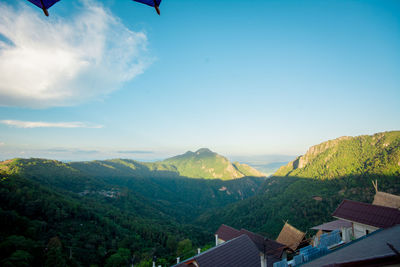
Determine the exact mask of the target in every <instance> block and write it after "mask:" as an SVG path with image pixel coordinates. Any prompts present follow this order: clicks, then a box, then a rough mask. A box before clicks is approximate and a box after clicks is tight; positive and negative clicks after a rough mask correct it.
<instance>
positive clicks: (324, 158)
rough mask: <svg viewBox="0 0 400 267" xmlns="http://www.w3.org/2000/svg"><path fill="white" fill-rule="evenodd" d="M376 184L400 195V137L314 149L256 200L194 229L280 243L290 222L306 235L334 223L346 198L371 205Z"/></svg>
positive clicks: (205, 217) (210, 215) (208, 217)
mask: <svg viewBox="0 0 400 267" xmlns="http://www.w3.org/2000/svg"><path fill="white" fill-rule="evenodd" d="M305 178H307V179H305ZM309 178H313V179H309ZM375 179H376V180H378V184H379V189H380V190H381V191H385V192H388V193H393V194H398V195H400V132H398V131H397V132H385V133H378V134H374V135H372V136H358V137H341V138H338V139H335V140H331V141H327V142H324V143H322V144H319V145H316V146H313V147H311V148H310V149H309V150H308V151H307V153H306V154H305V155H304V156H301V157H299V158H297V159H296V160H295V161H292V162H290V163H289V164H288V165H286V166H283V167H281V168H280V169H279V170H278V171H277V172H276V173H275V176H274V177H272V178H270V179H267V180H266V182H265V183H264V185H263V188H262V190H260V192H259V193H258V194H257V195H256V196H254V197H251V198H248V199H246V200H243V201H241V202H238V203H233V204H230V205H228V206H227V207H225V208H224V209H219V210H213V211H208V212H206V213H205V214H202V215H201V216H200V217H199V218H198V219H197V221H196V224H197V225H202V226H206V227H207V228H209V229H212V230H215V229H217V227H218V226H219V225H220V224H221V223H225V224H229V225H232V226H233V227H237V228H241V227H247V228H248V229H249V230H252V231H255V232H260V233H263V234H265V235H266V236H269V237H271V238H276V237H277V235H278V234H279V231H280V230H281V228H282V226H283V224H284V221H286V220H289V222H290V223H291V224H293V225H294V226H295V227H297V228H299V229H301V230H302V231H305V232H306V231H309V229H310V228H311V227H313V226H315V225H318V224H321V223H323V222H327V221H330V220H333V218H332V217H331V214H332V213H333V211H334V210H335V209H336V207H337V206H338V204H339V203H340V202H341V201H342V200H343V199H345V198H347V199H352V200H356V201H362V202H367V203H372V200H373V196H374V194H375V192H374V189H373V186H372V183H371V181H372V180H375Z"/></svg>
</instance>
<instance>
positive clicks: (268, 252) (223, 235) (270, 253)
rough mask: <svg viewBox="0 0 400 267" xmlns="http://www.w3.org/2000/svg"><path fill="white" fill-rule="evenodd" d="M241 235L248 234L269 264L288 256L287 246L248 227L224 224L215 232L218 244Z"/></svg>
mask: <svg viewBox="0 0 400 267" xmlns="http://www.w3.org/2000/svg"><path fill="white" fill-rule="evenodd" d="M240 235H247V236H248V237H249V238H250V240H251V241H252V242H253V243H254V245H255V246H256V247H257V249H258V251H259V254H260V255H261V256H262V257H264V258H265V260H266V261H267V266H272V264H273V263H274V262H276V261H280V260H281V259H282V258H286V249H287V246H285V245H284V244H281V243H279V242H277V241H275V240H272V239H268V238H265V237H263V236H262V235H259V234H256V233H253V232H251V231H248V230H246V229H243V228H242V229H241V230H237V229H235V228H233V227H230V226H228V225H225V224H222V225H221V226H220V227H219V228H218V230H217V232H215V242H216V246H217V245H220V244H223V243H224V242H227V241H229V240H232V239H234V238H236V237H238V236H240Z"/></svg>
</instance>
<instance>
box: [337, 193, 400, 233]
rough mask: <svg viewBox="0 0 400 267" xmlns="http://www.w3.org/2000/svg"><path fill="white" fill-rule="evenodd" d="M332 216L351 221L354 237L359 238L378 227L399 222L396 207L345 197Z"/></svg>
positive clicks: (398, 211) (398, 213) (399, 218)
mask: <svg viewBox="0 0 400 267" xmlns="http://www.w3.org/2000/svg"><path fill="white" fill-rule="evenodd" d="M332 216H333V217H335V218H338V219H341V220H345V221H348V222H351V223H352V228H353V236H354V237H355V238H360V237H362V236H364V235H367V234H369V233H372V232H374V231H376V230H378V229H380V228H388V227H391V226H394V225H396V224H400V210H398V209H394V208H389V207H384V206H378V205H372V204H368V203H362V202H357V201H352V200H347V199H345V200H343V201H342V203H340V205H339V207H337V209H336V210H335V211H334V212H333V214H332Z"/></svg>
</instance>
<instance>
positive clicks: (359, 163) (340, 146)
mask: <svg viewBox="0 0 400 267" xmlns="http://www.w3.org/2000/svg"><path fill="white" fill-rule="evenodd" d="M363 174H380V175H393V174H396V175H400V131H392V132H383V133H377V134H374V135H361V136H357V137H349V136H344V137H340V138H337V139H334V140H329V141H326V142H323V143H321V144H319V145H315V146H312V147H311V148H310V149H309V150H308V151H307V152H306V154H304V155H303V156H300V157H298V158H297V159H295V160H294V161H292V162H289V163H288V164H287V165H286V166H282V167H281V168H280V169H279V170H278V171H277V172H276V173H275V174H274V176H295V177H303V178H318V179H332V178H338V177H343V176H348V175H363Z"/></svg>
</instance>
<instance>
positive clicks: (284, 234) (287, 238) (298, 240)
mask: <svg viewBox="0 0 400 267" xmlns="http://www.w3.org/2000/svg"><path fill="white" fill-rule="evenodd" d="M305 236H306V234H305V233H303V232H302V231H300V230H298V229H296V228H295V227H293V226H291V225H290V224H289V223H288V222H285V225H284V226H283V228H282V230H281V232H280V233H279V236H278V238H277V239H276V241H277V242H278V243H281V244H284V245H286V246H288V247H289V248H290V249H292V250H293V251H296V250H297V248H299V246H300V245H301V244H302V243H304V241H306V240H305Z"/></svg>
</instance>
